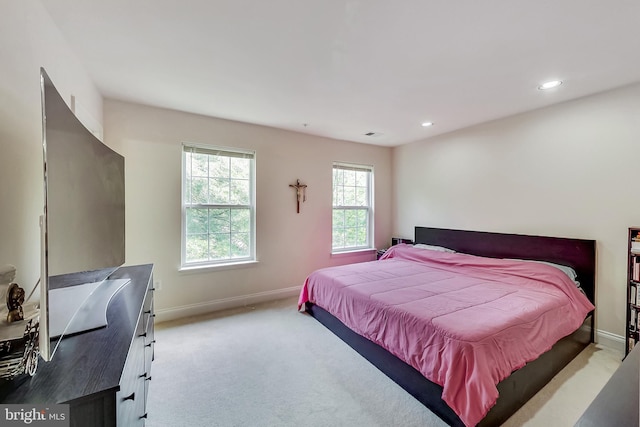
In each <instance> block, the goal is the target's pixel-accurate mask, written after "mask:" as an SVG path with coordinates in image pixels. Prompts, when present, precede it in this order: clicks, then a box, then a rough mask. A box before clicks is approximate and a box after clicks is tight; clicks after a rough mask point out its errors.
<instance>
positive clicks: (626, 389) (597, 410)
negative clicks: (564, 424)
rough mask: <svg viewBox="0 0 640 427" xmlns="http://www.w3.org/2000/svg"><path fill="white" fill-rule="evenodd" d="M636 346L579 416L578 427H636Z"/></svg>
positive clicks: (639, 393) (639, 382) (639, 365)
mask: <svg viewBox="0 0 640 427" xmlns="http://www.w3.org/2000/svg"><path fill="white" fill-rule="evenodd" d="M639 371H640V345H636V346H635V348H634V349H633V350H632V351H631V353H629V354H628V355H627V357H625V359H624V361H623V362H622V365H620V367H619V368H618V369H617V370H616V371H615V372H614V373H613V376H612V377H611V378H610V379H609V381H608V382H607V383H606V384H605V386H604V388H603V389H602V390H601V391H600V393H599V394H598V395H597V396H596V398H595V400H594V401H593V402H592V403H591V405H589V407H588V408H587V410H586V411H585V412H584V414H582V416H581V417H580V419H579V420H578V422H577V423H576V426H579V427H605V426H616V427H638V426H639V425H640V422H639V419H640V413H639V411H640V410H639V409H638V407H639V403H640V402H639V401H640V376H639V375H638V373H639Z"/></svg>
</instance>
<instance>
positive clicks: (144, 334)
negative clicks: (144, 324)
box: [138, 332, 147, 337]
mask: <svg viewBox="0 0 640 427" xmlns="http://www.w3.org/2000/svg"><path fill="white" fill-rule="evenodd" d="M138 336H139V337H146V336H147V333H146V332H145V333H143V334H142V335H138Z"/></svg>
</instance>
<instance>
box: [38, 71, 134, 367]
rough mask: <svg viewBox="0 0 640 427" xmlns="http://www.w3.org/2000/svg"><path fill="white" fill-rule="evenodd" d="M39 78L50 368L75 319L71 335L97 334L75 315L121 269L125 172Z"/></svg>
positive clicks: (45, 344) (45, 352)
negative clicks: (51, 360)
mask: <svg viewBox="0 0 640 427" xmlns="http://www.w3.org/2000/svg"><path fill="white" fill-rule="evenodd" d="M40 75H41V93H42V133H43V160H44V190H45V191H44V194H45V196H44V213H43V216H42V218H41V224H40V225H41V231H42V233H41V239H42V243H41V247H42V254H41V258H42V259H41V270H42V271H41V276H40V280H41V281H40V284H41V293H40V337H39V346H40V354H41V356H42V358H43V359H44V360H45V361H48V360H50V359H51V358H52V357H53V353H54V352H55V350H56V347H57V344H58V342H59V339H60V338H61V337H62V336H63V335H64V334H65V333H67V331H68V330H69V324H70V323H71V321H72V320H73V321H74V322H75V323H76V327H75V329H73V330H72V332H79V331H82V330H84V329H91V328H92V327H94V326H93V324H91V323H90V322H89V324H87V325H83V324H82V322H84V321H86V319H83V318H82V316H80V315H79V314H78V313H79V312H80V308H81V307H82V305H83V304H85V303H86V300H87V298H88V296H89V295H90V294H92V293H96V289H97V288H98V285H100V286H102V285H101V284H102V283H103V282H104V281H105V280H106V279H108V277H109V275H110V274H111V273H112V272H113V271H115V270H116V269H117V268H118V267H120V266H121V265H123V264H124V262H125V171H124V157H123V156H121V155H120V154H118V153H116V152H115V151H113V150H112V149H111V148H109V147H107V146H106V145H105V144H103V143H102V142H101V141H100V140H99V139H98V138H97V137H96V136H95V135H94V134H93V133H92V132H90V131H89V130H88V129H87V128H85V126H84V125H83V124H82V123H81V122H80V121H79V120H78V118H77V117H76V115H75V114H74V113H73V112H72V111H71V109H70V108H69V107H68V106H67V104H66V103H65V102H64V99H63V98H62V96H61V95H60V93H58V91H57V90H56V88H55V86H54V85H53V83H52V81H51V79H50V78H49V76H48V75H47V73H46V71H45V70H44V69H41V70H40ZM113 289H114V288H112V290H113ZM103 299H104V297H103ZM95 310H96V307H85V311H87V312H93V311H95ZM104 310H105V317H106V308H104Z"/></svg>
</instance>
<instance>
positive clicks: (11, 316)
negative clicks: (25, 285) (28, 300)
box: [7, 283, 24, 323]
mask: <svg viewBox="0 0 640 427" xmlns="http://www.w3.org/2000/svg"><path fill="white" fill-rule="evenodd" d="M23 303H24V289H22V288H21V287H20V286H18V284H17V283H12V284H10V285H9V288H8V289H7V308H8V309H9V313H8V314H7V322H8V323H12V322H15V321H17V320H23V319H24V311H23V310H22V304H23Z"/></svg>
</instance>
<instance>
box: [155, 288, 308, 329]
mask: <svg viewBox="0 0 640 427" xmlns="http://www.w3.org/2000/svg"><path fill="white" fill-rule="evenodd" d="M299 294H300V286H293V287H291V288H284V289H277V290H275V291H265V292H258V293H255V294H250V295H241V296H237V297H231V298H223V299H218V300H213V301H206V302H203V303H198V304H189V305H183V306H179V307H171V308H163V309H157V310H156V311H155V314H156V318H155V321H156V322H157V323H159V322H166V321H169V320H175V319H181V318H184V317H190V316H197V315H200V314H207V313H212V312H214V311H220V310H226V309H228V308H238V307H245V306H247V305H251V304H258V303H261V302H266V301H273V300H277V299H281V298H288V297H293V296H297V295H299Z"/></svg>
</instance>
